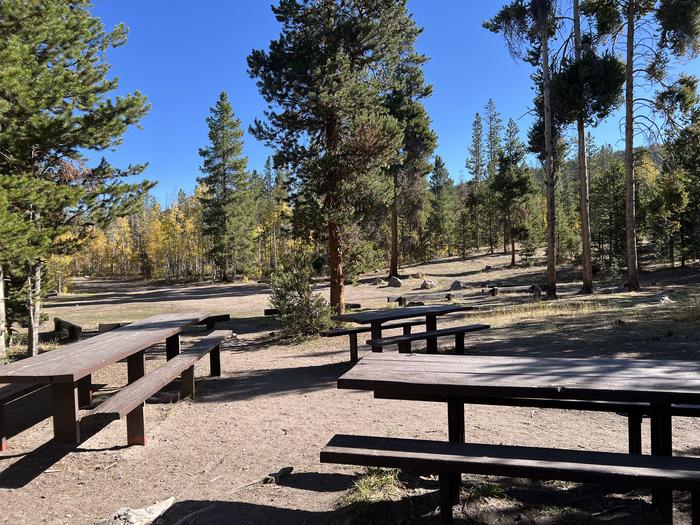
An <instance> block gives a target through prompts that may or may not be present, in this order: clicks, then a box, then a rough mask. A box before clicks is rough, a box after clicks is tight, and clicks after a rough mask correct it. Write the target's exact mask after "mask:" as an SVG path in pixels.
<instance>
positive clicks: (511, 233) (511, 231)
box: [508, 210, 515, 266]
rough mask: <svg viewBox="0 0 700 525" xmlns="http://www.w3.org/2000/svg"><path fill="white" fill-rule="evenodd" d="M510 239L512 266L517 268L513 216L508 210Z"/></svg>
mask: <svg viewBox="0 0 700 525" xmlns="http://www.w3.org/2000/svg"><path fill="white" fill-rule="evenodd" d="M508 237H509V238H510V265H511V266H515V236H514V235H513V216H512V215H511V212H510V210H508Z"/></svg>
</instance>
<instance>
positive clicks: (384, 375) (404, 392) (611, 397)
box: [338, 353, 700, 515]
mask: <svg viewBox="0 0 700 525" xmlns="http://www.w3.org/2000/svg"><path fill="white" fill-rule="evenodd" d="M338 388H347V389H355V390H370V391H374V393H375V396H377V397H390V398H392V399H407V400H415V399H421V396H423V399H424V400H428V401H442V402H445V403H446V404H447V420H448V439H449V441H453V442H460V443H461V442H464V437H465V426H464V404H465V403H469V401H470V399H474V400H475V401H476V400H479V403H480V404H483V400H484V398H489V399H494V400H498V399H508V400H511V401H512V403H511V404H512V405H517V400H518V399H526V398H530V399H532V398H541V399H569V400H571V399H576V400H598V401H625V402H640V403H648V404H649V406H650V414H651V451H652V454H654V455H660V456H671V455H672V427H671V423H672V418H671V405H673V404H684V403H685V404H700V363H699V362H697V361H676V360H672V361H667V360H651V359H599V358H594V359H591V358H584V359H580V358H531V357H495V356H451V355H441V356H434V355H426V354H422V355H421V354H398V353H391V354H371V355H368V356H366V357H365V358H364V359H362V360H361V361H360V362H359V363H358V364H357V365H355V366H354V367H353V368H352V369H351V370H350V371H348V372H346V373H345V374H344V375H342V376H341V377H340V378H339V379H338ZM453 483H457V481H456V480H455V481H453ZM654 502H655V505H656V506H657V507H658V508H659V510H660V512H661V513H662V514H664V515H668V514H669V513H670V512H672V499H671V494H670V492H668V491H656V492H655V493H654Z"/></svg>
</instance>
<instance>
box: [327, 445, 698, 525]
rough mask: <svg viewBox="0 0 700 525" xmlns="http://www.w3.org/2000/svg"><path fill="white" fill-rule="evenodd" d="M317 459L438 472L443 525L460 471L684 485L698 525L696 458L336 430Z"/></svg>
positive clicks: (671, 486)
mask: <svg viewBox="0 0 700 525" xmlns="http://www.w3.org/2000/svg"><path fill="white" fill-rule="evenodd" d="M321 463H340V464H346V465H364V466H371V467H384V468H400V469H410V470H413V471H418V472H423V473H429V474H439V479H440V519H441V523H443V524H444V525H449V524H451V523H452V505H453V504H454V503H455V500H458V498H459V492H458V490H459V488H458V486H457V487H455V486H453V485H452V483H451V482H452V479H453V476H454V475H455V474H456V475H459V474H462V473H465V474H482V475H491V476H509V477H515V478H530V479H538V480H559V481H572V482H577V483H594V484H598V485H610V486H614V487H624V488H629V489H649V488H652V489H661V490H665V491H670V490H686V491H689V492H690V493H691V495H692V504H691V507H692V520H693V521H692V523H693V524H694V525H697V524H700V458H687V457H662V456H641V455H630V454H620V453H611V452H589V451H583V450H566V449H550V448H536V447H518V446H508V445H482V444H472V443H468V444H465V443H457V442H445V441H432V440H416V439H400V438H385V437H372V436H348V435H336V436H334V437H333V438H332V439H331V440H330V441H329V443H328V444H327V445H326V446H325V447H324V449H323V450H322V451H321ZM455 491H456V492H455Z"/></svg>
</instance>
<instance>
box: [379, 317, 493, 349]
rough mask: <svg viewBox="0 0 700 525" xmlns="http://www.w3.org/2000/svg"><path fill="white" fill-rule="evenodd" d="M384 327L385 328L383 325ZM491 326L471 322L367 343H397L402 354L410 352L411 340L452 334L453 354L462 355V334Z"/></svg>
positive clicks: (383, 344)
mask: <svg viewBox="0 0 700 525" xmlns="http://www.w3.org/2000/svg"><path fill="white" fill-rule="evenodd" d="M384 328H387V326H385V327H384ZM489 328H491V327H490V326H489V325H487V324H472V325H466V326H453V327H451V328H442V329H440V330H432V331H430V332H417V333H415V334H411V333H409V334H404V335H396V336H394V337H382V338H381V339H370V340H368V341H367V344H368V345H370V346H373V347H374V346H377V347H382V348H383V347H385V346H392V345H398V347H399V352H400V353H402V354H410V353H411V342H412V341H422V340H427V339H430V338H439V337H447V336H454V338H455V355H464V334H468V333H471V332H479V331H481V330H488V329H489Z"/></svg>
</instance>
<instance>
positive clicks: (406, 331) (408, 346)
mask: <svg viewBox="0 0 700 525" xmlns="http://www.w3.org/2000/svg"><path fill="white" fill-rule="evenodd" d="M403 335H411V325H410V324H409V325H406V326H404V327H403ZM403 345H404V346H403V351H404V352H405V353H407V354H410V353H411V341H405V342H404V343H403ZM399 352H401V344H399Z"/></svg>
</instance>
